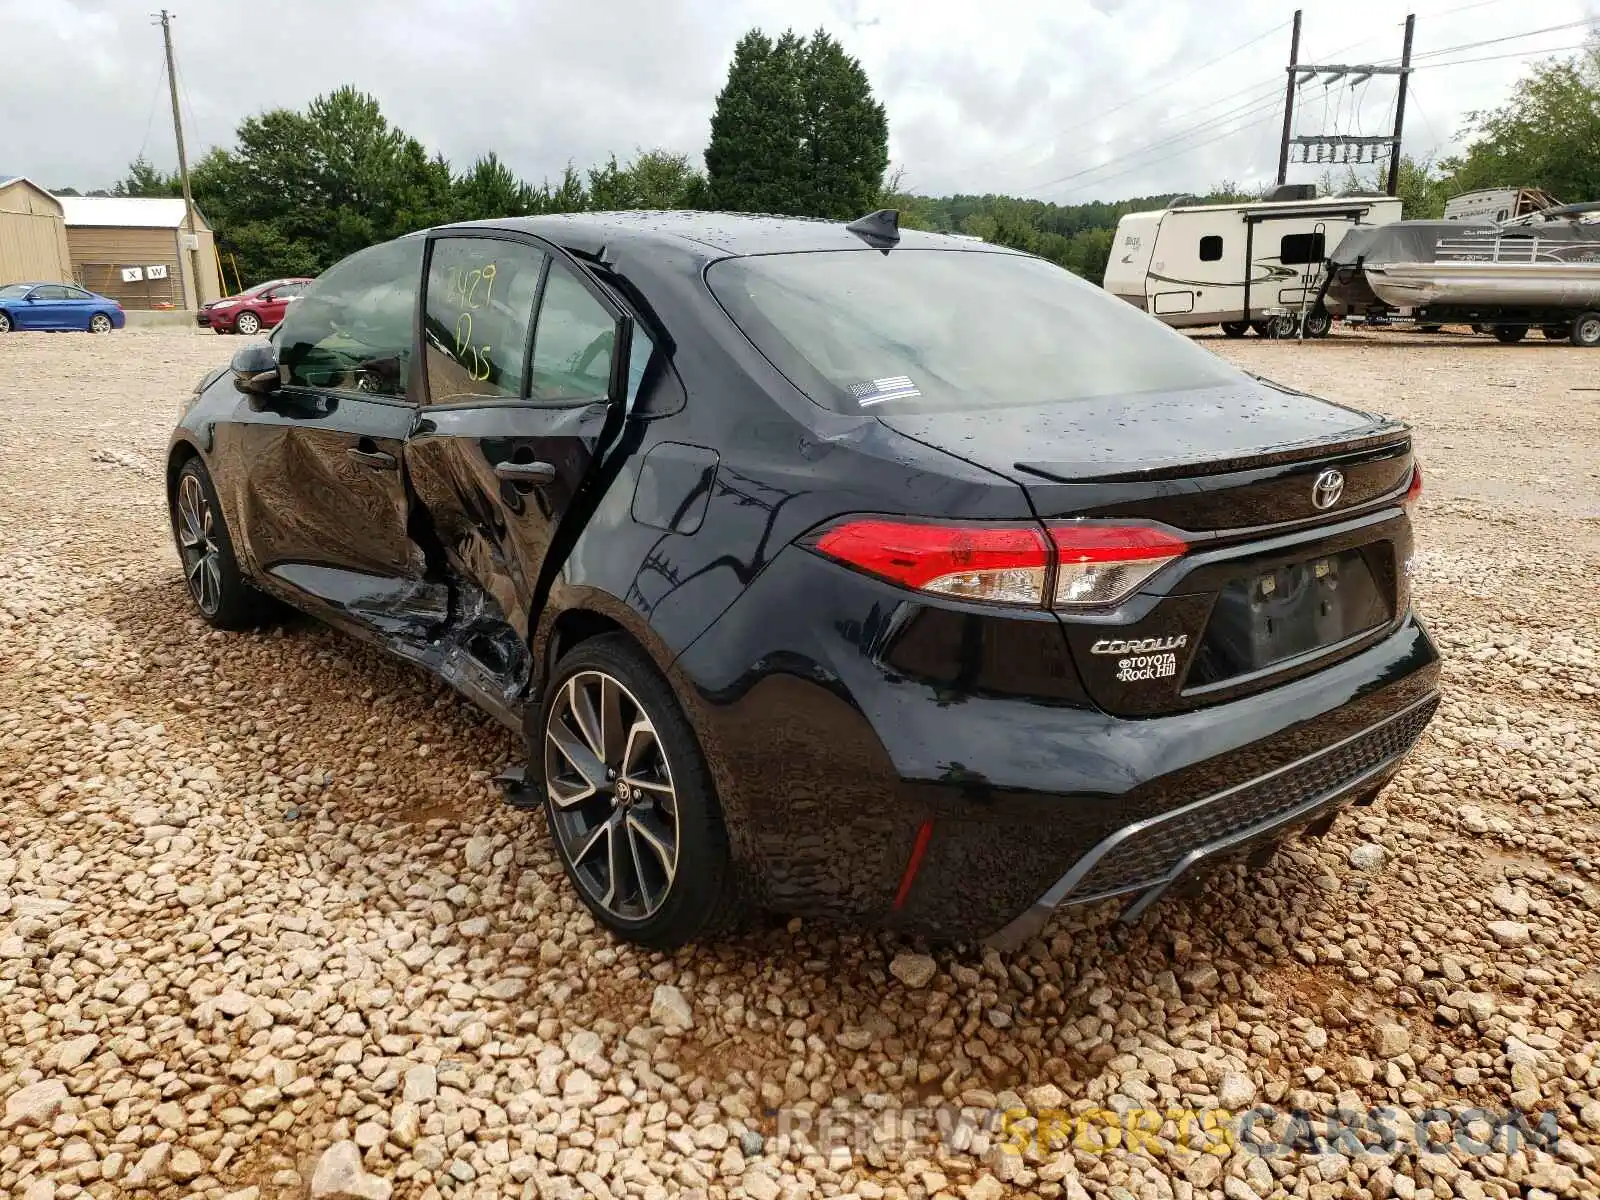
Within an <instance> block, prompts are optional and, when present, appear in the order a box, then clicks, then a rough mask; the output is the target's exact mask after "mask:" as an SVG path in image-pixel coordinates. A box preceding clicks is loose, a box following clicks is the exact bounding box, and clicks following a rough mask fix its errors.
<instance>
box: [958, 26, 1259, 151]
mask: <svg viewBox="0 0 1600 1200" xmlns="http://www.w3.org/2000/svg"><path fill="white" fill-rule="evenodd" d="M1288 24H1289V22H1287V21H1282V22H1279V23H1278V24H1277V25H1274V26H1273V27H1272V28H1271V29H1268V30H1266V31H1265V32H1263V33H1260V34H1257V35H1256V36H1255V37H1253V38H1251V39H1250V40H1249V41H1248V42H1243V43H1241V44H1240V45H1237V46H1235V47H1234V48H1233V49H1232V50H1227V51H1224V52H1223V53H1221V54H1219V55H1217V56H1216V57H1215V58H1211V59H1208V60H1207V61H1205V62H1203V63H1201V64H1200V65H1199V66H1197V67H1195V68H1194V69H1193V70H1191V71H1186V72H1184V73H1183V74H1182V75H1176V76H1174V77H1173V78H1171V79H1168V80H1166V81H1165V82H1164V83H1159V84H1157V85H1156V86H1155V87H1153V88H1147V89H1145V90H1144V91H1142V92H1138V93H1136V94H1135V95H1132V96H1130V97H1128V99H1126V100H1124V101H1123V102H1122V103H1120V104H1114V105H1112V106H1111V107H1110V108H1107V109H1101V110H1099V111H1097V112H1092V113H1088V114H1086V115H1085V116H1084V118H1083V119H1084V120H1085V121H1086V122H1087V121H1099V120H1103V119H1105V118H1106V117H1109V116H1110V115H1111V114H1112V113H1116V112H1121V111H1122V110H1123V109H1125V108H1127V107H1128V106H1129V105H1132V104H1137V103H1138V102H1139V101H1141V100H1144V99H1146V98H1148V97H1149V96H1152V95H1154V94H1155V93H1156V92H1160V91H1164V90H1165V89H1167V88H1169V87H1172V86H1173V85H1174V84H1178V83H1182V82H1183V81H1184V80H1185V79H1190V78H1193V77H1194V76H1196V75H1198V74H1200V73H1201V72H1202V71H1206V70H1209V69H1210V68H1211V67H1214V66H1216V65H1217V64H1218V63H1220V62H1222V61H1224V60H1225V59H1229V58H1232V57H1233V56H1234V55H1235V54H1238V53H1239V52H1240V51H1241V50H1248V49H1249V48H1250V47H1251V46H1254V45H1255V44H1256V43H1257V42H1261V41H1265V40H1266V39H1267V38H1269V37H1271V36H1272V35H1273V34H1275V33H1277V32H1279V31H1280V30H1282V29H1284V28H1286V27H1287V26H1288ZM1036 147H1037V143H1035V146H1034V147H1029V149H1032V148H1036ZM1015 157H1016V152H1015V151H1009V152H1007V153H1005V154H1001V155H998V156H996V157H995V158H991V159H988V160H986V161H984V162H980V163H975V164H973V165H972V166H968V167H962V168H960V169H959V170H957V171H956V172H955V174H956V175H957V176H961V175H967V174H971V173H972V172H974V171H981V170H984V169H986V168H988V167H992V166H994V165H995V164H997V163H1002V162H1005V161H1006V160H1008V159H1012V158H1015Z"/></svg>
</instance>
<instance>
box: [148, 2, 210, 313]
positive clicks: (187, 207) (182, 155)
mask: <svg viewBox="0 0 1600 1200" xmlns="http://www.w3.org/2000/svg"><path fill="white" fill-rule="evenodd" d="M157 19H158V20H159V21H160V22H161V40H162V41H163V42H165V43H166V47H167V88H168V90H169V91H170V92H171V93H172V131H173V133H175V134H177V136H178V178H179V179H180V180H182V182H183V220H184V225H185V226H186V227H187V229H188V231H189V257H188V262H189V282H190V284H191V285H192V286H193V288H194V302H195V307H197V308H198V307H199V306H200V304H201V299H200V239H199V234H198V233H197V232H196V230H195V223H194V196H193V194H192V193H191V192H190V191H189V156H188V153H187V152H186V151H185V150H184V148H183V117H182V116H181V115H179V111H178V69H177V67H176V66H174V65H173V61H172V22H173V16H172V14H171V13H169V12H168V11H167V10H166V9H164V8H163V9H162V10H161V12H160V13H159V14H158V15H157ZM180 283H181V281H180ZM179 294H180V297H181V294H182V292H181V288H180V293H179Z"/></svg>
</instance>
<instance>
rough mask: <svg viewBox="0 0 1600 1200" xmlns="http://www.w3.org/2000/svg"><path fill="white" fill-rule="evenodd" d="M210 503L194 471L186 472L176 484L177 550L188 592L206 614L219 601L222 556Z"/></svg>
mask: <svg viewBox="0 0 1600 1200" xmlns="http://www.w3.org/2000/svg"><path fill="white" fill-rule="evenodd" d="M212 521H213V517H212V513H211V505H210V503H209V502H207V500H206V495H205V489H204V488H202V487H201V486H200V479H199V477H198V476H195V475H192V474H191V475H185V476H184V477H183V480H182V482H181V483H179V484H178V512H177V520H176V521H175V524H176V526H177V530H178V550H179V553H180V554H181V555H182V556H183V574H184V578H185V579H187V580H188V583H189V594H190V595H191V596H193V597H194V602H195V604H197V605H199V607H200V611H201V612H202V613H204V614H205V615H206V616H208V617H209V616H214V615H215V614H216V611H217V608H218V607H219V606H220V605H221V604H222V558H221V552H220V550H219V549H218V546H217V542H216V538H215V537H214V536H213V533H212Z"/></svg>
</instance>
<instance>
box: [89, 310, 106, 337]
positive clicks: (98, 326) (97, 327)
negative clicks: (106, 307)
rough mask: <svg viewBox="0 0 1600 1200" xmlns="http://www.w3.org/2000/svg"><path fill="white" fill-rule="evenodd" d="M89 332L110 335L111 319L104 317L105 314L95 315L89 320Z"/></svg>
mask: <svg viewBox="0 0 1600 1200" xmlns="http://www.w3.org/2000/svg"><path fill="white" fill-rule="evenodd" d="M89 332H90V333H110V332H111V318H110V317H108V316H106V314H105V313H95V314H94V316H92V317H90V318H89Z"/></svg>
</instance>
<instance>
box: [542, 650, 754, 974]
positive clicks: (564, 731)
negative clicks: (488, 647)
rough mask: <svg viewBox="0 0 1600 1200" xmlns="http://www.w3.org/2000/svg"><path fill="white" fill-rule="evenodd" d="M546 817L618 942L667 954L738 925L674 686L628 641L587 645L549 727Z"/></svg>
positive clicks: (709, 795)
mask: <svg viewBox="0 0 1600 1200" xmlns="http://www.w3.org/2000/svg"><path fill="white" fill-rule="evenodd" d="M538 728H539V730H540V732H541V735H542V744H541V745H539V746H537V747H534V748H533V755H532V760H533V763H534V764H536V765H542V767H543V776H544V790H545V815H546V816H547V817H548V819H549V823H550V833H551V836H552V837H553V839H554V841H555V844H556V853H557V854H559V855H560V857H561V862H562V865H563V866H564V867H565V868H566V872H567V878H568V879H570V880H571V881H572V884H573V886H574V887H576V888H577V890H578V895H579V896H580V897H581V898H582V900H583V902H584V904H586V905H587V906H588V907H589V911H590V912H592V913H594V915H595V917H596V919H598V920H599V921H600V923H601V924H602V925H604V926H605V927H606V928H607V929H609V930H611V932H613V933H614V934H616V935H617V936H618V937H622V938H625V939H627V940H628V941H631V942H637V943H639V944H640V945H644V946H649V947H652V948H654V949H657V950H669V949H672V948H674V947H677V946H681V945H683V944H685V943H686V942H690V941H693V940H695V939H696V938H701V937H707V936H711V935H713V934H715V933H717V932H720V931H721V930H723V929H726V928H728V927H730V926H732V925H734V924H736V923H737V922H738V919H739V917H740V915H741V914H740V902H739V897H738V892H737V887H736V883H735V875H734V867H733V861H732V856H731V854H730V852H729V849H728V835H727V830H726V827H725V826H724V825H723V821H722V812H721V806H720V805H719V804H718V803H717V797H716V791H715V789H714V787H713V786H712V783H711V775H710V772H709V771H708V770H707V768H706V765H705V759H704V756H703V755H702V754H701V752H700V744H699V741H698V739H697V738H696V737H695V734H694V730H693V729H692V728H691V727H690V725H689V722H688V719H687V718H686V717H685V716H684V715H683V710H682V709H681V708H680V707H679V705H678V701H677V698H676V697H675V696H674V695H673V693H672V688H671V686H670V685H669V684H668V683H667V681H666V680H665V679H664V678H663V677H662V676H661V674H660V672H658V671H657V670H656V669H655V666H654V664H652V663H651V662H650V660H649V659H648V658H646V657H645V655H644V654H643V652H642V651H640V650H639V648H638V647H637V646H635V645H634V644H633V643H632V642H631V641H629V640H628V639H627V638H626V637H624V636H622V635H620V634H611V635H607V636H605V637H599V638H594V639H592V640H590V641H586V642H583V643H581V644H580V645H579V646H578V647H577V648H576V649H574V650H573V651H572V652H571V653H570V654H567V655H565V656H563V657H562V659H561V661H560V662H559V663H558V664H557V666H556V669H555V671H554V672H553V673H552V675H551V679H550V683H549V686H548V688H547V689H546V691H545V700H544V705H543V707H542V710H541V712H540V716H539V726H538Z"/></svg>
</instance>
